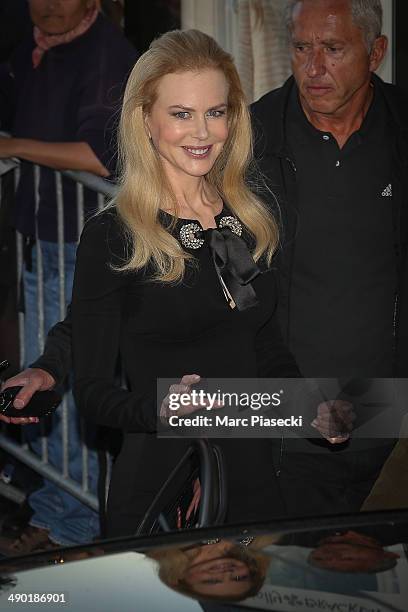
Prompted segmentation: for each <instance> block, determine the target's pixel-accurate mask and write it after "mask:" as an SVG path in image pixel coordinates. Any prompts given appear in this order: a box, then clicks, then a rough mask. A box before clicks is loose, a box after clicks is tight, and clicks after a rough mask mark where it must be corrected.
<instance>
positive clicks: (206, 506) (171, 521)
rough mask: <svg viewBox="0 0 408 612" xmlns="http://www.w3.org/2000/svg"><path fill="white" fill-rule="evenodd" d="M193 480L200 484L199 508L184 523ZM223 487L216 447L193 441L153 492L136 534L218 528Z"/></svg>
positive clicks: (224, 501) (224, 495)
mask: <svg viewBox="0 0 408 612" xmlns="http://www.w3.org/2000/svg"><path fill="white" fill-rule="evenodd" d="M197 478H199V480H200V485H201V497H200V502H199V507H198V510H197V512H196V513H195V514H193V516H191V517H190V519H189V520H188V521H186V520H185V516H186V511H187V509H188V507H189V505H190V502H191V500H192V497H193V484H194V481H195V480H196V479H197ZM226 488H227V487H226V474H225V467H224V462H223V458H222V453H221V450H220V448H219V447H218V446H216V445H214V444H212V443H211V442H209V441H208V440H205V439H202V440H201V439H200V440H196V441H195V442H193V443H192V444H191V446H189V448H188V449H187V451H186V452H185V454H184V455H183V457H182V458H181V460H180V461H179V463H178V464H177V465H176V467H175V468H174V469H173V471H172V472H171V474H170V476H169V477H168V478H167V480H166V482H165V483H164V484H163V486H162V487H161V489H160V490H159V492H158V493H157V495H156V497H155V498H154V500H153V502H152V503H151V505H150V507H149V508H148V510H147V512H146V514H145V515H144V517H143V519H142V521H141V523H140V525H139V527H138V529H137V532H136V533H137V535H140V534H144V535H145V534H154V533H160V532H168V531H174V530H177V529H189V528H197V527H209V526H214V525H221V524H222V523H223V521H224V519H225V515H226V511H227V492H226Z"/></svg>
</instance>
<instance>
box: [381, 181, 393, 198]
mask: <svg viewBox="0 0 408 612" xmlns="http://www.w3.org/2000/svg"><path fill="white" fill-rule="evenodd" d="M381 195H382V196H384V198H390V197H392V185H391V183H390V184H389V185H387V186H386V188H385V189H384V191H383V192H382V194H381Z"/></svg>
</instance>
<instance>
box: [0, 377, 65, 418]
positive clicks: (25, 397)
mask: <svg viewBox="0 0 408 612" xmlns="http://www.w3.org/2000/svg"><path fill="white" fill-rule="evenodd" d="M54 386H55V380H54V378H53V377H52V376H51V374H49V373H48V372H46V371H45V370H41V369H40V368H27V369H26V370H23V372H20V374H17V375H16V376H13V377H12V378H9V379H8V380H7V381H6V382H5V383H3V385H2V386H1V390H2V391H3V390H4V389H7V388H8V387H22V389H20V391H19V392H18V394H17V395H16V397H15V398H14V402H13V406H14V408H17V409H22V408H24V407H25V406H27V404H28V402H29V401H30V399H31V398H32V396H33V395H34V393H35V392H36V391H48V390H49V389H52V388H53V387H54ZM0 421H3V422H4V423H12V424H13V425H28V424H29V423H38V421H39V419H38V417H7V416H5V415H2V414H0Z"/></svg>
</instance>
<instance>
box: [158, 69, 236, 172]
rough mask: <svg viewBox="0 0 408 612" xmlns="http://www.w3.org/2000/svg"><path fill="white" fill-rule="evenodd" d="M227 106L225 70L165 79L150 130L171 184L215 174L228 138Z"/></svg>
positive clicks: (163, 79) (160, 87)
mask: <svg viewBox="0 0 408 612" xmlns="http://www.w3.org/2000/svg"><path fill="white" fill-rule="evenodd" d="M227 103H228V83H227V80H226V78H225V76H224V74H223V73H222V72H221V71H220V70H215V69H206V70H203V71H201V72H180V73H171V74H167V75H165V76H164V77H162V78H161V79H160V81H159V83H158V87H157V99H156V101H155V103H154V104H153V107H152V109H151V111H150V113H149V114H148V115H147V116H146V126H147V129H148V131H149V133H150V134H151V138H152V142H153V144H154V147H155V148H156V150H157V152H158V154H159V156H160V158H161V160H162V163H163V166H164V169H165V172H166V175H167V177H168V178H169V180H170V183H172V184H180V181H185V180H186V179H187V178H188V177H202V176H205V175H206V174H207V173H208V172H209V171H210V170H211V168H212V167H213V165H214V162H215V160H216V159H217V157H218V156H219V154H220V153H221V150H222V148H223V146H224V143H225V141H226V140H227V137H228V119H227Z"/></svg>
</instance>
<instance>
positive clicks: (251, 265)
mask: <svg viewBox="0 0 408 612" xmlns="http://www.w3.org/2000/svg"><path fill="white" fill-rule="evenodd" d="M207 231H208V232H209V241H208V244H209V246H210V250H211V253H212V257H213V261H214V265H215V269H216V270H217V274H218V276H220V277H221V278H222V280H223V281H224V283H225V285H226V287H227V289H228V291H229V292H230V294H231V297H232V298H233V300H234V302H235V304H236V306H237V308H238V310H246V309H247V308H251V306H256V304H257V303H258V298H257V297H256V293H255V291H254V288H253V287H252V285H251V282H252V281H253V280H254V278H256V277H257V276H258V274H260V269H259V268H258V266H257V265H256V263H255V262H254V260H253V258H252V255H251V253H250V252H249V250H248V247H247V245H246V244H245V242H244V241H243V240H242V238H240V237H239V236H237V235H236V234H234V233H233V232H232V231H231V230H230V229H229V228H228V227H223V228H220V229H209V230H207Z"/></svg>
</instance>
